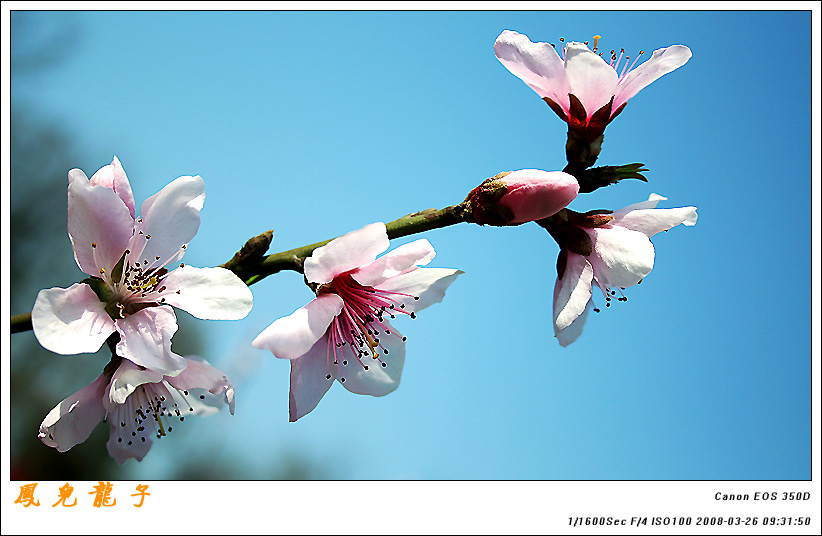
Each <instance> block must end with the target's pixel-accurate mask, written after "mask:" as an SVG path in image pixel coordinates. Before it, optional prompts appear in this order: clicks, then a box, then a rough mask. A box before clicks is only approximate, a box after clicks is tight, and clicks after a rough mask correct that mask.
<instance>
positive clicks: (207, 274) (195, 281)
mask: <svg viewBox="0 0 822 536" xmlns="http://www.w3.org/2000/svg"><path fill="white" fill-rule="evenodd" d="M162 287H165V290H164V291H163V292H162V293H154V294H152V295H151V296H150V298H151V299H152V300H154V301H159V299H160V298H161V297H162V298H165V302H164V303H167V304H169V305H173V306H175V307H179V308H180V309H183V310H184V311H188V312H189V313H191V314H192V315H193V316H195V317H197V318H201V319H203V320H238V319H240V318H244V317H245V316H246V315H247V314H248V312H249V311H251V304H252V295H251V290H250V289H249V288H248V287H247V286H246V284H245V283H243V282H242V281H241V280H240V278H239V277H237V276H236V275H234V272H232V271H231V270H226V269H225V268H219V267H217V268H194V267H193V266H184V267H182V268H177V269H176V270H173V271H172V272H170V273H169V274H168V275H166V277H165V278H164V279H163V282H162ZM162 287H160V288H162ZM177 291H179V293H177Z"/></svg>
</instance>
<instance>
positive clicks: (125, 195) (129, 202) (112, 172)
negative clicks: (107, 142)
mask: <svg viewBox="0 0 822 536" xmlns="http://www.w3.org/2000/svg"><path fill="white" fill-rule="evenodd" d="M90 182H91V184H93V185H95V186H97V185H99V186H105V187H106V188H109V189H111V190H114V193H116V194H117V195H118V196H119V197H120V199H122V200H123V203H125V205H126V206H127V207H128V211H129V214H131V217H132V218H134V194H133V193H132V192H131V184H129V182H128V177H126V172H125V170H124V169H123V166H122V165H121V164H120V161H119V160H118V159H117V157H116V156H115V157H114V159H113V160H112V161H111V164H109V165H107V166H103V167H101V168H100V169H98V170H97V173H95V174H94V175H92V176H91V180H90Z"/></svg>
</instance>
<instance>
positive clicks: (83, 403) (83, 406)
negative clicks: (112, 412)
mask: <svg viewBox="0 0 822 536" xmlns="http://www.w3.org/2000/svg"><path fill="white" fill-rule="evenodd" d="M106 382H107V379H106V377H105V375H104V374H101V375H100V376H98V377H97V379H96V380H94V381H93V382H91V383H90V384H89V385H87V386H85V387H83V388H82V389H80V390H79V391H77V392H76V393H74V394H73V395H71V396H70V397H68V398H66V399H65V400H63V401H62V402H60V403H59V404H58V405H57V406H56V407H55V408H54V409H52V410H51V411H50V412H49V413H48V415H46V418H45V419H43V422H42V423H41V424H40V432H39V434H38V435H37V437H39V438H40V440H41V441H42V442H43V443H45V444H46V445H48V446H49V447H54V448H56V449H57V450H58V451H59V452H65V451H67V450H68V449H70V448H71V447H73V446H74V445H77V444H79V443H82V442H83V441H85V440H86V439H88V436H90V435H91V432H92V431H93V430H94V427H95V426H97V424H98V423H99V422H100V421H101V420H103V417H104V416H105V415H106V410H105V408H104V407H103V393H104V391H105V388H106Z"/></svg>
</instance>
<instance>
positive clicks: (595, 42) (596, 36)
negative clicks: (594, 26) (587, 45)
mask: <svg viewBox="0 0 822 536" xmlns="http://www.w3.org/2000/svg"><path fill="white" fill-rule="evenodd" d="M601 38H602V36H601V35H595V36H594V52H596V51H597V43H598V42H599V40H600V39H601Z"/></svg>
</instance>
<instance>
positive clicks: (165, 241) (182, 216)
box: [129, 175, 205, 266]
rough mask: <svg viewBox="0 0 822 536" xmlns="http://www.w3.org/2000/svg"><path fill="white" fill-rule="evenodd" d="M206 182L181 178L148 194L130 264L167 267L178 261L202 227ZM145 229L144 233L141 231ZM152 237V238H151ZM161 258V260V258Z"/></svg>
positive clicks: (133, 243)
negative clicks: (201, 212)
mask: <svg viewBox="0 0 822 536" xmlns="http://www.w3.org/2000/svg"><path fill="white" fill-rule="evenodd" d="M204 201H205V184H204V183H203V179H202V178H201V177H200V176H199V175H198V176H196V177H179V178H177V179H174V180H173V181H171V182H170V183H168V184H167V185H166V186H165V187H164V188H163V189H162V190H160V191H159V192H157V193H156V194H154V195H153V196H151V197H149V198H148V199H146V200H145V201H144V202H143V205H142V207H141V208H140V213H141V217H142V220H143V221H142V222H141V223H140V222H138V225H137V229H138V232H135V234H134V240H133V241H132V243H131V245H130V246H129V249H130V250H131V254H130V255H129V260H130V263H131V264H134V263H136V262H138V261H139V262H140V263H141V264H143V263H144V261H146V260H147V261H148V263H149V264H155V265H159V266H164V265H165V264H167V263H175V262H177V261H179V260H180V259H181V258H182V256H183V254H184V253H185V250H184V249H181V248H182V246H184V245H186V244H188V243H189V242H190V241H191V239H192V238H194V235H196V234H197V230H198V229H199V228H200V210H201V209H202V208H203V202H204ZM140 232H142V234H140ZM148 237H151V238H148ZM158 257H159V259H158Z"/></svg>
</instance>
